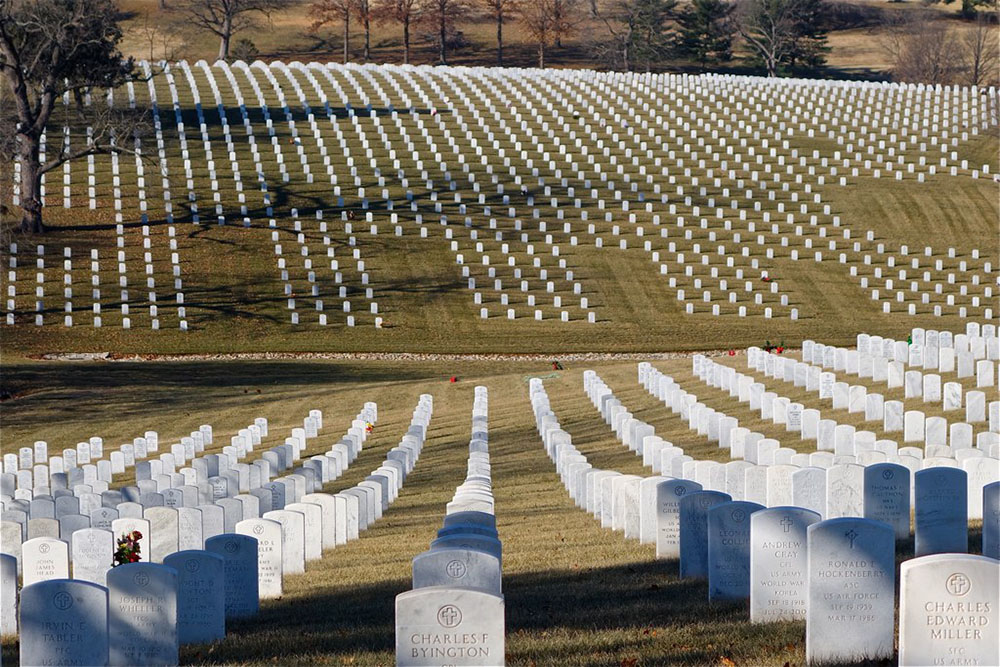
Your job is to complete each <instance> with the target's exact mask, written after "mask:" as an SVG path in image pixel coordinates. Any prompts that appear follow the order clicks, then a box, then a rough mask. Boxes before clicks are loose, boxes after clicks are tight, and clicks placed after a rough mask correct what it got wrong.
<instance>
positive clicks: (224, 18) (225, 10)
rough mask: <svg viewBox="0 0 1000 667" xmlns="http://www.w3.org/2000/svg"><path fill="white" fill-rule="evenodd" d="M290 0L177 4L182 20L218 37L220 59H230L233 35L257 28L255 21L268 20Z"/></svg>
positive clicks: (212, 0) (185, 0)
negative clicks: (263, 18)
mask: <svg viewBox="0 0 1000 667" xmlns="http://www.w3.org/2000/svg"><path fill="white" fill-rule="evenodd" d="M289 3H290V0H183V2H181V3H180V4H179V5H178V7H177V8H178V10H179V11H181V12H182V13H183V15H184V17H185V18H186V19H187V20H188V21H190V22H191V23H192V24H193V25H195V26H196V27H198V28H201V29H203V30H207V31H208V32H211V33H214V34H215V35H217V36H218V37H219V60H225V59H227V58H229V42H230V41H231V40H232V38H233V35H235V34H236V33H238V32H240V31H242V30H246V29H247V28H252V27H254V26H256V25H257V19H258V18H259V17H261V16H264V17H266V18H268V19H270V17H271V13H272V12H274V11H276V10H279V9H284V8H285V7H287V6H288V5H289Z"/></svg>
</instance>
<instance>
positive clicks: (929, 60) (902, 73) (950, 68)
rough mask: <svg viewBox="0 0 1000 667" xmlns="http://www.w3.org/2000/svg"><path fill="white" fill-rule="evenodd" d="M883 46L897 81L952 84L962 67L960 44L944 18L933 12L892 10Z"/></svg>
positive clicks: (887, 22)
mask: <svg viewBox="0 0 1000 667" xmlns="http://www.w3.org/2000/svg"><path fill="white" fill-rule="evenodd" d="M884 35H885V36H884V38H883V46H884V48H885V49H886V50H887V51H888V53H889V56H890V58H891V59H892V62H893V66H892V74H893V78H895V79H896V80H897V81H907V82H911V83H929V84H939V83H940V84H944V83H950V82H951V81H952V80H953V79H954V78H955V75H956V74H957V73H958V71H959V70H960V68H961V63H960V60H961V50H962V49H961V45H960V43H959V41H958V40H957V39H956V38H955V35H954V34H953V33H952V31H951V30H950V29H949V26H948V25H947V23H946V22H945V21H942V20H938V18H937V17H936V16H935V15H934V14H933V12H930V11H917V10H911V11H907V12H893V13H892V15H890V16H889V17H888V18H887V21H886V26H885V31H884Z"/></svg>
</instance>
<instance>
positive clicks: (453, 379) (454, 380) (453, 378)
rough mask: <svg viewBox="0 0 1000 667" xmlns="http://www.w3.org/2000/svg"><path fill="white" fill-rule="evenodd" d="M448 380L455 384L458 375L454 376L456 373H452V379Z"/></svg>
mask: <svg viewBox="0 0 1000 667" xmlns="http://www.w3.org/2000/svg"><path fill="white" fill-rule="evenodd" d="M448 382H451V383H452V384H454V383H455V382H458V377H457V376H454V375H452V376H451V379H450V380H448Z"/></svg>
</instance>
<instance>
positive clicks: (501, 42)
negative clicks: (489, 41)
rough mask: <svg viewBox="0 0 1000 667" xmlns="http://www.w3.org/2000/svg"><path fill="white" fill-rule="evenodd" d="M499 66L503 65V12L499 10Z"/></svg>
mask: <svg viewBox="0 0 1000 667" xmlns="http://www.w3.org/2000/svg"><path fill="white" fill-rule="evenodd" d="M497 67H503V12H501V11H499V10H497Z"/></svg>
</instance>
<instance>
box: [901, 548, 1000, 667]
mask: <svg viewBox="0 0 1000 667" xmlns="http://www.w3.org/2000/svg"><path fill="white" fill-rule="evenodd" d="M998 575H1000V562H997V561H996V560H994V559H992V558H986V557H984V556H971V555H964V554H937V555H931V556H922V557H920V558H913V559H911V560H907V561H903V563H902V565H901V566H900V568H899V585H900V590H899V596H900V603H899V665H900V667H922V666H923V665H1000V641H997V625H998V624H1000V612H998V606H997V590H998V589H1000V578H998Z"/></svg>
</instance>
